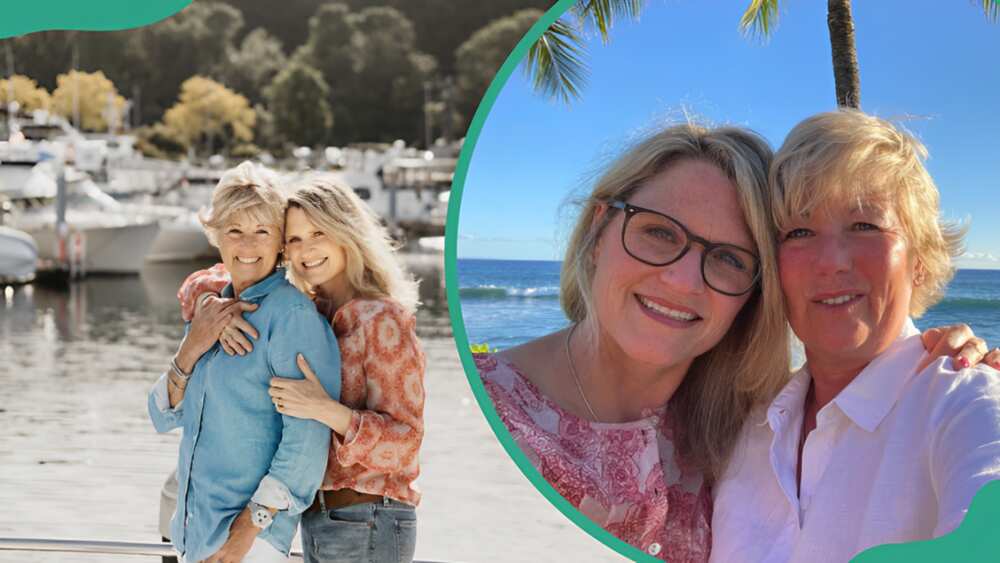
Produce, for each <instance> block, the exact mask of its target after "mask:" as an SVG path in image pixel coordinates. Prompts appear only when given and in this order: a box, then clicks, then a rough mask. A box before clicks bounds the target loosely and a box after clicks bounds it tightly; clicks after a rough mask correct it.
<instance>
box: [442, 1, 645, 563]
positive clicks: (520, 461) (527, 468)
mask: <svg viewBox="0 0 1000 563" xmlns="http://www.w3.org/2000/svg"><path fill="white" fill-rule="evenodd" d="M575 1H576V0H559V1H558V2H556V3H555V5H553V6H552V7H551V8H550V9H549V10H548V11H547V12H545V14H544V15H543V16H542V17H541V18H540V19H539V20H538V21H537V22H535V25H533V26H532V27H531V29H530V30H528V33H527V34H526V35H525V36H524V37H523V38H521V41H520V42H519V43H518V44H517V46H516V47H514V50H513V51H511V53H510V56H508V57H507V60H506V61H504V63H503V66H501V67H500V70H499V71H498V72H497V75H496V77H495V78H494V79H493V82H492V83H491V84H490V87H489V88H488V89H487V90H486V94H485V95H484V96H483V100H482V101H481V102H480V103H479V108H478V109H477V110H476V114H475V116H474V117H473V118H472V124H471V125H470V126H469V131H468V133H467V134H466V136H465V144H464V145H463V146H462V152H461V154H460V155H459V157H458V164H457V166H456V168H455V178H454V181H453V183H452V187H451V196H450V198H449V203H448V220H447V224H446V226H445V243H444V276H445V285H446V288H447V295H448V311H449V315H450V316H451V326H452V330H453V332H454V335H455V343H456V344H457V346H458V355H459V357H460V358H461V359H462V366H463V367H464V368H465V375H466V377H467V378H468V380H469V384H470V385H471V386H472V392H473V394H474V395H475V396H476V401H478V402H479V407H480V408H481V409H482V411H483V414H484V415H485V416H486V420H487V421H488V422H489V423H490V426H491V427H492V428H493V433H494V434H496V436H497V439H498V440H500V444H501V445H503V447H504V449H505V450H507V454H508V455H509V456H510V457H511V459H513V460H514V463H516V464H517V466H518V467H519V468H520V469H521V472H522V473H524V476H525V477H527V478H528V481H531V484H532V485H534V486H535V488H536V489H538V491H539V492H541V493H542V495H543V496H544V497H545V498H546V499H548V501H549V502H551V503H552V504H553V505H554V506H555V507H556V508H557V509H559V511H560V512H562V513H563V514H564V515H565V516H566V517H567V518H569V519H570V520H571V521H572V522H573V523H574V524H576V525H577V526H579V527H580V528H582V529H583V530H584V531H585V532H587V533H588V534H590V535H591V536H593V537H595V538H596V539H598V540H600V541H601V542H602V543H604V544H605V545H607V546H608V547H610V548H611V549H613V550H615V551H617V552H618V553H620V554H621V555H624V556H626V557H628V558H630V559H633V560H635V561H648V562H650V563H657V562H659V560H658V559H655V558H654V557H652V556H650V555H647V554H645V553H643V552H642V551H641V550H639V549H636V548H635V547H633V546H631V545H629V544H627V543H625V542H623V541H622V540H620V539H618V538H616V537H615V536H613V535H611V533H609V532H608V531H607V530H605V529H603V528H601V527H600V526H598V525H597V524H595V523H594V522H593V521H592V520H591V519H589V518H587V517H586V516H584V515H583V514H581V513H580V512H579V511H577V510H576V509H575V508H574V507H573V505H571V504H570V503H569V501H567V500H566V499H564V498H563V497H562V496H561V495H560V494H559V493H558V492H556V490H555V489H554V488H552V485H550V484H549V483H548V481H546V480H545V479H544V478H543V477H542V476H541V474H540V473H539V472H538V470H537V469H535V467H534V466H533V465H531V462H530V461H528V458H527V456H525V455H524V452H522V451H521V448H520V447H518V445H517V444H516V443H515V442H514V439H513V438H512V437H511V435H510V433H509V432H508V431H507V428H506V427H504V424H503V422H502V421H501V420H500V417H499V415H497V412H496V409H494V408H493V402H492V401H491V400H490V398H489V396H488V395H487V394H486V388H484V387H483V384H482V382H481V381H480V379H479V372H478V371H477V370H476V365H475V362H474V361H473V359H472V352H471V351H470V350H469V337H468V334H467V333H466V331H465V323H464V321H463V319H462V305H461V299H460V298H459V294H458V273H457V272H456V263H455V259H456V258H455V257H456V252H457V247H458V214H459V209H460V208H461V205H462V190H463V188H464V186H465V179H466V176H467V174H468V172H469V162H470V161H471V159H472V153H473V151H474V150H475V148H476V142H477V141H478V140H479V135H480V133H482V130H483V125H484V124H485V122H486V117H487V116H488V115H489V113H490V110H491V109H492V108H493V104H494V103H495V102H496V99H497V96H499V94H500V91H501V90H503V87H504V85H505V84H506V83H507V80H508V79H509V78H510V75H511V74H513V73H514V71H515V70H516V69H517V66H518V65H519V64H520V63H521V61H522V60H524V58H525V57H526V56H527V54H528V49H529V48H530V47H531V44H532V43H534V42H535V41H536V40H538V38H539V37H541V36H542V32H544V31H545V30H546V29H547V28H548V27H549V26H550V25H552V23H553V22H554V21H556V20H557V19H559V17H560V16H561V15H562V14H563V13H565V12H566V11H567V10H568V9H569V8H570V6H572V5H573V4H574V3H575Z"/></svg>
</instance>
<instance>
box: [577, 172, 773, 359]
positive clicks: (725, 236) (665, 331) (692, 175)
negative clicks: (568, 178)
mask: <svg viewBox="0 0 1000 563" xmlns="http://www.w3.org/2000/svg"><path fill="white" fill-rule="evenodd" d="M628 199H629V201H628V203H630V204H632V205H636V206H639V207H645V208H648V209H652V210H656V211H659V212H661V213H665V214H667V215H670V216H671V217H673V218H675V219H676V220H678V221H679V222H681V223H682V224H684V226H686V227H687V228H688V229H689V230H690V231H691V232H692V233H693V234H695V235H697V236H700V237H703V238H705V239H707V240H709V241H711V242H717V243H728V244H734V245H737V246H740V247H742V248H746V249H750V250H753V251H756V247H755V245H754V242H753V239H752V238H751V235H750V232H749V230H748V228H747V226H746V222H745V220H744V217H743V212H742V210H741V208H740V204H739V201H738V199H737V192H736V186H734V185H733V183H732V182H731V181H730V180H729V179H728V178H727V177H726V176H725V175H724V174H723V172H722V171H721V170H719V168H718V167H716V166H715V165H713V164H709V163H707V162H704V161H700V160H682V161H679V162H677V163H675V164H673V165H671V166H670V167H669V168H667V169H666V170H665V171H664V172H661V173H660V174H658V175H656V176H654V177H653V178H652V179H650V180H649V181H648V182H646V183H645V185H644V186H643V187H642V188H640V189H639V190H638V191H637V192H636V193H635V194H633V195H632V196H631V197H630V198H628ZM601 212H602V213H607V212H609V211H608V208H607V207H605V208H603V210H602V211H601ZM614 212H615V214H616V216H615V217H614V219H613V220H612V221H611V222H610V223H609V224H608V225H607V227H606V228H605V229H604V232H603V233H602V234H601V237H600V240H599V242H598V244H597V247H596V249H595V259H594V263H595V270H594V277H593V281H592V294H593V299H594V311H595V314H596V316H597V319H598V322H599V325H600V327H601V333H602V336H603V337H604V338H602V342H608V343H610V344H611V345H612V346H613V347H615V348H616V349H617V351H620V352H621V353H622V354H624V356H625V357H627V358H630V359H632V360H635V361H639V362H642V363H646V364H650V365H656V366H660V367H670V366H678V367H682V368H684V369H686V368H687V366H688V365H690V363H691V361H693V360H694V358H695V357H697V356H699V355H701V354H703V353H704V352H706V351H708V350H709V349H711V348H712V347H713V346H715V345H716V344H718V343H719V341H720V340H721V339H722V337H723V336H724V335H725V333H726V331H728V330H729V328H730V326H731V325H732V323H733V320H734V319H735V318H736V315H737V314H738V313H739V311H740V309H741V308H742V307H743V305H744V304H745V303H746V302H747V300H748V299H749V295H750V293H747V294H744V295H741V296H738V297H732V296H728V295H723V294H721V293H718V292H717V291H714V290H712V289H711V288H709V287H708V286H707V285H706V284H705V282H704V280H703V279H702V274H701V257H702V254H703V252H704V249H703V248H702V247H701V246H700V245H698V244H694V245H693V246H692V247H691V248H690V250H689V251H688V252H687V254H685V255H684V256H683V257H682V258H681V259H680V260H678V261H676V262H674V263H673V264H670V265H668V266H660V267H657V266H649V265H647V264H644V263H642V262H640V261H639V260H636V259H635V258H633V257H632V256H630V255H629V254H628V253H627V252H626V251H625V249H624V247H623V246H622V240H621V232H622V224H623V221H624V220H625V217H624V213H622V212H620V211H617V210H615V211H614ZM595 222H596V221H595Z"/></svg>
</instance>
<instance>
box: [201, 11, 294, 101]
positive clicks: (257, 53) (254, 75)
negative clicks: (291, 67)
mask: <svg viewBox="0 0 1000 563" xmlns="http://www.w3.org/2000/svg"><path fill="white" fill-rule="evenodd" d="M287 64H288V58H287V57H286V56H285V52H284V51H283V50H282V48H281V42H280V41H278V39H277V38H275V37H274V36H273V35H271V34H270V33H268V32H267V30H265V29H263V28H257V29H255V30H253V31H251V32H250V33H249V34H248V35H247V36H246V37H244V38H243V41H242V43H241V44H240V47H239V49H235V48H230V49H229V52H228V53H227V56H226V58H225V59H224V60H223V61H222V62H221V63H220V65H219V71H218V76H219V79H220V80H221V81H222V83H224V84H225V85H226V87H228V88H230V89H232V90H235V91H237V92H239V93H240V94H243V95H244V96H246V97H247V99H249V100H250V102H251V103H258V102H261V101H263V99H264V89H265V88H267V86H268V85H269V84H270V83H271V82H272V81H273V80H274V77H275V76H277V75H278V73H279V72H280V71H281V69H282V68H284V67H285V66H286V65H287Z"/></svg>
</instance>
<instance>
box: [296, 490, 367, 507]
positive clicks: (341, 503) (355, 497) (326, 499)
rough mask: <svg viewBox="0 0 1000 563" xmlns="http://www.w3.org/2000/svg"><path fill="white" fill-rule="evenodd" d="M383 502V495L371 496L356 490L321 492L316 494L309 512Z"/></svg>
mask: <svg viewBox="0 0 1000 563" xmlns="http://www.w3.org/2000/svg"><path fill="white" fill-rule="evenodd" d="M376 501H377V502H381V501H382V496H381V495H370V494H368V493H359V492H358V491H355V490H354V489H337V490H336V491H319V492H317V493H316V500H315V501H313V503H312V506H310V507H309V510H308V511H307V512H312V511H313V510H323V509H324V508H325V509H326V510H333V509H335V508H344V507H345V506H354V505H355V504H362V503H366V502H376Z"/></svg>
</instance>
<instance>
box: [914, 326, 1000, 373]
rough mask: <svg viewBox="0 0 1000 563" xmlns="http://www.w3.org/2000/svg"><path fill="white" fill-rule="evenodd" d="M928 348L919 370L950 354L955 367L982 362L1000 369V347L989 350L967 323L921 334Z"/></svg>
mask: <svg viewBox="0 0 1000 563" xmlns="http://www.w3.org/2000/svg"><path fill="white" fill-rule="evenodd" d="M920 339H921V340H922V341H923V343H924V349H925V350H927V358H926V359H925V360H924V361H923V362H921V364H920V366H919V367H918V368H917V371H923V370H924V368H926V367H927V366H929V365H930V364H931V363H932V362H933V361H934V360H936V359H938V358H940V357H942V356H949V357H951V359H952V365H953V367H954V368H955V369H956V370H958V369H963V368H967V367H970V366H974V365H977V364H979V363H980V362H983V363H986V364H987V365H989V366H991V367H993V368H998V369H1000V348H994V349H993V351H989V348H988V346H987V345H986V341H985V340H983V339H982V338H978V337H977V336H976V335H975V334H974V333H973V332H972V328H970V327H969V325H967V324H961V323H960V324H956V325H951V326H943V327H937V328H932V329H929V330H927V331H926V332H924V333H923V334H921V335H920Z"/></svg>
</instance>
